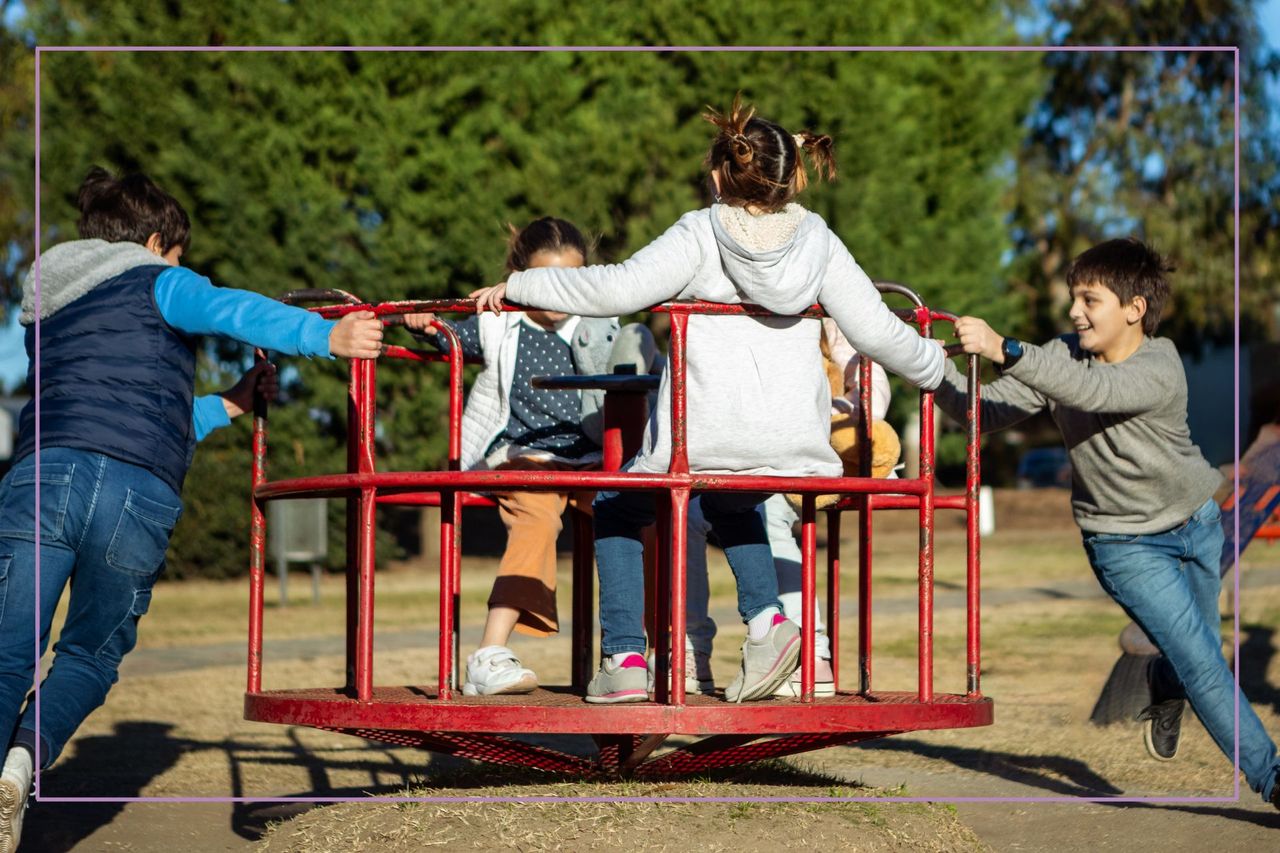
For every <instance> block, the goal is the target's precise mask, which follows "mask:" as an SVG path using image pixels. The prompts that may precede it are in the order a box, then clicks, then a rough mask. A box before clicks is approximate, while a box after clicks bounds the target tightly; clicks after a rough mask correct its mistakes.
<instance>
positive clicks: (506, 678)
mask: <svg viewBox="0 0 1280 853" xmlns="http://www.w3.org/2000/svg"><path fill="white" fill-rule="evenodd" d="M537 686H538V676H536V675H534V673H533V670H531V669H526V668H524V667H523V666H521V665H520V659H519V658H517V657H516V656H515V654H513V653H512V651H511V649H509V648H507V647H506V646H485V647H484V648H483V649H477V650H476V651H475V652H474V653H473V654H472V655H471V656H470V657H469V658H467V680H466V683H464V684H463V685H462V695H464V696H494V695H496V694H499V693H529V692H531V691H532V690H534V689H536V688H537ZM0 853H3V851H0Z"/></svg>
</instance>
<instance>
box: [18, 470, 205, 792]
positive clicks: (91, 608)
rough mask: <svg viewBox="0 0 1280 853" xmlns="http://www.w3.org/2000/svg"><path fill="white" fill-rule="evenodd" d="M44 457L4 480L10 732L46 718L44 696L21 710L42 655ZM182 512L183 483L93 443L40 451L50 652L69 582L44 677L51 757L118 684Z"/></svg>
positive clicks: (43, 756) (46, 751)
mask: <svg viewBox="0 0 1280 853" xmlns="http://www.w3.org/2000/svg"><path fill="white" fill-rule="evenodd" d="M35 463H36V457H35V454H32V455H29V456H27V457H25V458H23V459H22V460H21V461H20V462H18V464H17V465H15V466H14V467H13V469H12V470H11V471H10V472H9V473H8V474H7V475H6V476H5V478H4V480H3V481H0V733H3V735H4V736H5V737H6V738H7V739H9V741H10V742H11V741H12V737H13V735H14V733H15V730H16V729H17V728H19V727H20V728H24V729H34V728H35V727H36V721H35V702H34V700H32V701H31V702H28V703H27V706H26V710H25V712H23V699H24V698H25V697H26V695H27V691H28V690H29V689H30V687H31V683H32V679H33V677H34V674H35V663H36V656H37V653H36V638H35V632H36V601H35V599H36V567H35V557H36V547H37V542H36V536H35V531H36V516H35V513H34V510H35V490H36V471H35ZM181 514H182V503H181V501H180V500H179V498H178V496H177V495H175V494H174V492H173V490H172V489H171V488H169V487H168V486H167V485H165V484H164V483H163V482H162V481H161V480H160V479H159V478H158V477H156V476H155V475H154V474H152V473H150V472H149V471H146V470H144V469H142V468H139V467H137V466H136V465H129V464H127V463H124V462H120V461H118V460H115V459H111V458H109V457H107V456H103V455H101V454H99V453H91V452H89V451H83V450H71V449H68V448H57V447H55V448H49V449H45V450H42V451H41V453H40V516H39V525H40V535H39V549H40V613H39V625H40V652H39V653H40V655H41V656H43V654H44V651H45V649H46V648H47V646H48V644H49V632H50V627H51V623H52V621H53V612H54V609H55V608H56V607H57V604H58V600H59V599H60V598H61V597H62V592H63V589H64V588H65V587H66V585H67V583H68V581H69V582H70V583H71V600H70V602H69V606H68V610H67V619H66V623H65V624H64V625H63V628H62V632H61V634H60V635H59V637H58V642H57V644H56V645H55V646H54V659H53V664H52V666H51V667H50V669H49V674H48V675H47V676H46V677H45V679H44V681H43V683H42V684H41V687H40V741H41V743H40V746H41V750H40V758H39V760H40V765H41V766H42V767H48V766H49V765H50V764H52V763H53V761H54V759H56V758H57V757H58V754H59V753H60V752H61V751H62V748H63V746H65V745H66V742H67V740H68V739H69V738H70V737H71V735H72V734H74V733H75V730H76V728H77V727H79V725H80V723H82V722H83V721H84V719H85V718H86V717H88V716H89V714H90V713H91V712H92V711H93V710H94V709H95V708H97V707H98V706H99V705H101V704H102V703H103V701H104V700H105V699H106V696H107V691H108V690H110V689H111V685H113V684H114V683H115V682H116V678H117V671H118V669H119V667H120V661H121V659H122V658H123V657H124V656H125V655H126V654H128V653H129V651H130V650H132V649H133V646H134V643H135V642H136V640H137V624H138V619H140V618H141V617H142V615H143V614H144V613H146V612H147V607H148V605H149V604H150V602H151V587H152V586H153V585H154V584H155V582H156V580H157V578H159V577H160V573H161V572H162V571H163V570H164V555H165V550H166V549H167V548H168V545H169V535H170V534H171V533H172V532H173V526H174V524H176V523H177V521H178V517H179V516H180V515H181ZM19 712H22V714H21V718H20V720H19Z"/></svg>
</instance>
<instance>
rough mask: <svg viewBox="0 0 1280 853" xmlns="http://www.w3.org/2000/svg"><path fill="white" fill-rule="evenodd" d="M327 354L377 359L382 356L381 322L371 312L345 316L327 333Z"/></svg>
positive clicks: (357, 312)
mask: <svg viewBox="0 0 1280 853" xmlns="http://www.w3.org/2000/svg"><path fill="white" fill-rule="evenodd" d="M329 352H330V353H331V354H332V355H335V356H339V357H341V358H377V357H378V356H379V355H381V354H382V321H381V320H380V319H378V316H377V315H376V314H374V313H373V312H372V311H356V312H354V313H352V314H347V315H346V316H344V317H343V318H342V319H341V320H339V321H338V322H337V323H335V324H334V327H333V331H331V332H329Z"/></svg>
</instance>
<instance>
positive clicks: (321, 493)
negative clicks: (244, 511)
mask: <svg viewBox="0 0 1280 853" xmlns="http://www.w3.org/2000/svg"><path fill="white" fill-rule="evenodd" d="M512 487H514V488H518V489H522V490H525V491H532V492H564V491H578V490H593V491H604V490H608V491H655V490H658V491H667V490H670V489H686V488H687V489H690V490H691V491H695V492H702V491H724V492H771V493H772V492H784V493H789V492H794V493H797V494H808V495H829V494H844V493H856V492H867V493H870V494H883V495H896V494H904V493H905V494H917V495H918V494H923V493H924V491H925V488H926V484H925V482H924V481H923V480H880V479H874V478H862V477H767V476H757V475H753V474H697V473H695V474H635V473H631V472H625V473H623V472H616V471H507V470H504V471H417V472H403V471H388V472H384V473H374V474H321V475H317V476H312V477H298V478H295V479H291V480H274V481H272V482H268V483H263V484H262V485H261V486H259V487H258V488H257V490H256V492H255V494H256V495H257V496H258V497H260V498H262V499H263V500H277V499H280V498H301V497H325V496H341V497H346V496H347V495H348V494H350V493H352V492H358V491H359V490H361V489H369V488H376V489H377V490H378V491H379V492H385V493H388V494H394V493H398V492H400V493H402V492H421V491H440V492H444V491H452V492H476V491H479V492H490V491H495V490H496V491H501V490H505V489H509V488H512ZM957 500H960V501H963V498H957ZM876 506H877V507H879V506H880V504H879V503H877V504H876Z"/></svg>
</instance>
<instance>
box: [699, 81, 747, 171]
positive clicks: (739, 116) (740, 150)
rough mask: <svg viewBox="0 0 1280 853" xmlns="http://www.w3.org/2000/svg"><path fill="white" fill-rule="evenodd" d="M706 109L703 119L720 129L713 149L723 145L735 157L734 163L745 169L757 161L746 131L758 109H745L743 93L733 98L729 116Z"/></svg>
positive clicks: (710, 108)
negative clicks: (748, 123) (753, 161)
mask: <svg viewBox="0 0 1280 853" xmlns="http://www.w3.org/2000/svg"><path fill="white" fill-rule="evenodd" d="M706 109H707V111H706V112H704V113H703V114H702V117H703V118H704V119H706V120H707V121H709V122H711V123H712V124H714V125H715V126H716V127H718V128H719V129H720V132H719V133H718V134H717V135H716V139H715V141H714V142H712V149H713V150H714V149H715V148H716V147H718V146H719V145H720V144H723V145H724V146H725V148H726V149H727V150H728V153H729V154H730V155H731V156H732V157H733V162H734V163H735V164H737V165H738V166H739V167H742V168H745V167H746V166H747V165H748V164H749V163H751V161H752V160H754V159H755V149H754V148H753V147H752V145H751V140H750V139H748V138H747V133H746V130H747V122H749V121H751V119H752V117H753V116H755V114H756V108H755V107H743V105H742V93H741V92H738V93H737V94H736V95H734V96H733V104H732V106H730V107H729V112H728V113H727V114H726V113H722V112H720V111H719V110H716V109H715V108H714V107H711V106H708V107H707V108H706Z"/></svg>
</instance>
